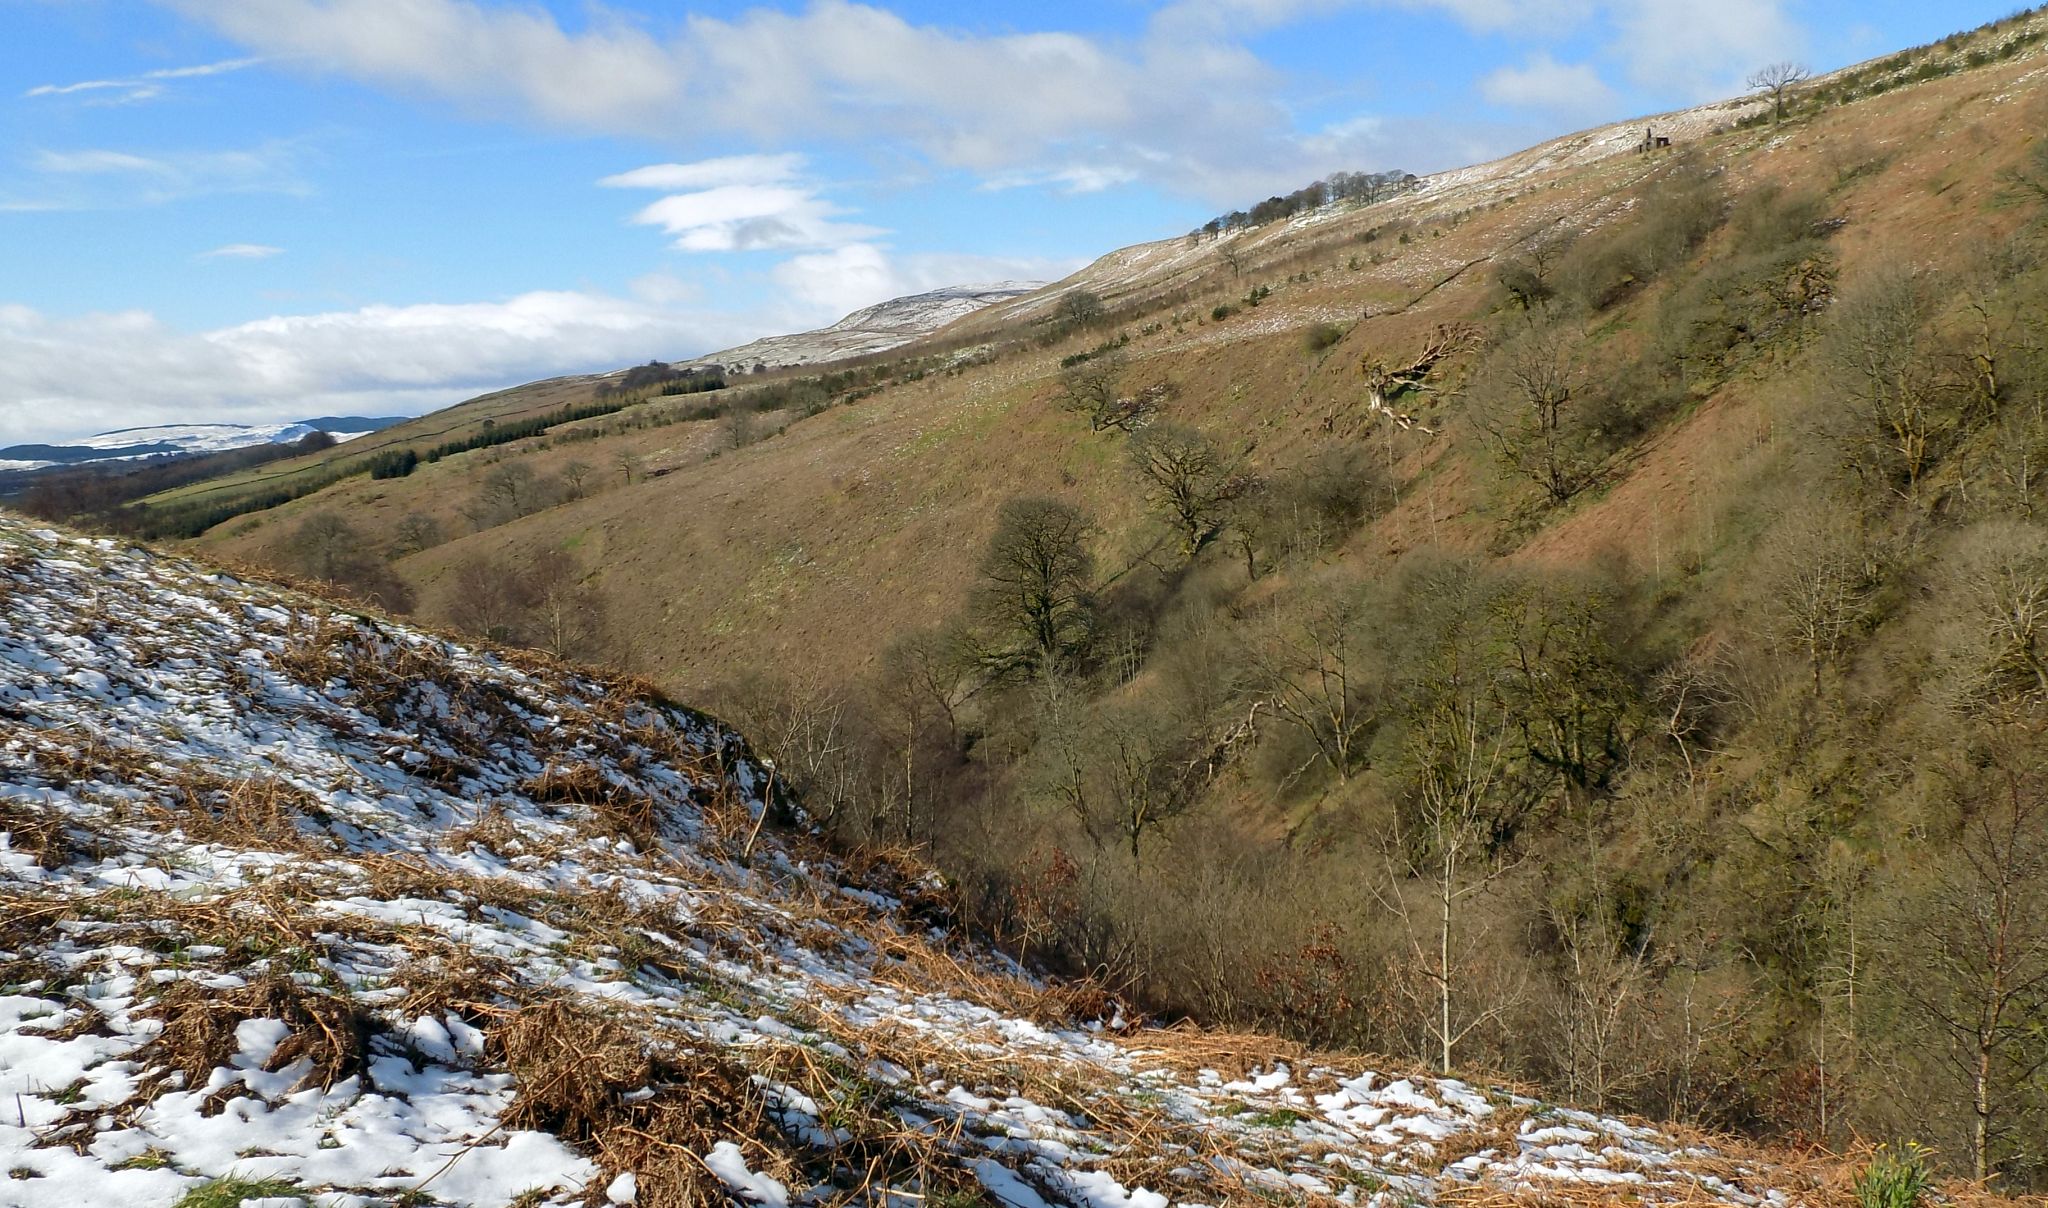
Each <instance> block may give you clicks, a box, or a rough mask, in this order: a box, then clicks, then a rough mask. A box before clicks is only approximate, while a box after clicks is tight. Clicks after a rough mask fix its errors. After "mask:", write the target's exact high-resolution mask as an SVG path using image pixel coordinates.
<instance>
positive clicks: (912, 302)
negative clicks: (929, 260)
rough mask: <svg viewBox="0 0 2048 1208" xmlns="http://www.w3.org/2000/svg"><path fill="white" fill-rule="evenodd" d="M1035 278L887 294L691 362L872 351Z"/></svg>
mask: <svg viewBox="0 0 2048 1208" xmlns="http://www.w3.org/2000/svg"><path fill="white" fill-rule="evenodd" d="M1042 284H1043V283H1042V282H1037V281H1021V282H1020V281H1003V282H999V283H996V284H993V285H955V286H950V287H948V288H945V289H935V290H929V291H927V292H925V293H921V294H912V295H910V296H908V297H903V298H891V299H890V300H889V301H887V302H877V303H876V304H874V305H873V306H866V307H862V308H861V309H859V310H857V311H854V312H853V313H852V314H850V315H848V316H846V317H845V318H843V319H841V320H839V321H838V322H837V323H834V324H832V325H831V326H830V327H822V328H819V329H818V330H816V331H806V332H799V333H797V334H794V335H785V336H769V337H768V338H767V339H763V340H755V341H753V342H752V343H748V344H742V345H740V346H739V347H737V348H728V349H725V350H724V351H721V352H714V353H709V354H707V355H705V356H701V357H693V358H691V359H690V361H688V362H687V363H688V364H692V365H715V366H718V367H721V368H723V369H724V370H726V372H728V373H733V374H739V373H745V372H747V371H748V370H750V369H752V368H753V367H754V366H756V365H765V366H767V367H768V368H770V369H787V368H790V367H792V366H799V365H813V364H822V363H825V362H829V361H840V360H846V359H848V358H850V357H862V356H872V355H873V354H875V353H879V352H887V351H889V350H890V349H892V348H900V347H902V346H903V345H905V344H908V343H910V342H911V341H913V340H916V339H918V338H919V337H920V336H928V335H930V334H932V333H933V332H935V331H938V330H939V329H941V328H943V327H945V326H947V325H948V324H951V323H953V322H955V321H957V320H959V319H962V318H965V317H966V316H968V315H971V314H973V313H974V312H975V311H978V310H981V309H982V308H984V307H987V306H992V305H995V304H997V303H1000V302H1005V301H1008V300H1009V299H1011V298H1016V297H1021V296H1023V295H1025V294H1029V293H1031V292H1033V291H1035V290H1037V289H1038V288H1039V287H1040V286H1041V285H1042Z"/></svg>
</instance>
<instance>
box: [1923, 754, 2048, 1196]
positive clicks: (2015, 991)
mask: <svg viewBox="0 0 2048 1208" xmlns="http://www.w3.org/2000/svg"><path fill="white" fill-rule="evenodd" d="M2005 738H2006V741H2003V742H2001V743H1999V744H1997V748H1998V749H1995V750H1994V751H1993V752H1992V758H1991V759H1990V761H1989V764H1988V766H1986V767H1984V768H1983V769H1981V770H1973V771H1972V772H1970V773H1966V775H1968V776H1969V780H1968V782H1967V783H1966V785H1965V786H1964V793H1963V797H1964V800H1965V801H1967V802H1969V803H1970V806H1969V808H1970V814H1969V816H1968V818H1967V819H1966V820H1965V822H1964V824H1963V828H1962V834H1961V836H1960V842H1959V843H1958V844H1957V845H1956V846H1955V848H1954V850H1953V852H1952V853H1947V854H1944V855H1943V856H1942V857H1940V858H1938V859H1937V861H1936V862H1935V867H1934V868H1933V870H1932V875H1931V877H1930V878H1929V880H1930V884H1929V886H1928V888H1927V890H1926V892H1925V893H1923V894H1920V895H1916V896H1915V897H1914V898H1913V899H1912V900H1910V901H1909V902H1908V903H1906V905H1905V907H1904V908H1903V909H1902V910H1901V912H1900V915H1899V918H1898V919H1897V920H1896V922H1895V926H1896V929H1897V933H1898V934H1897V942H1898V946H1899V948H1900V953H1899V958H1900V959H1901V960H1902V961H1904V962H1905V968H1904V969H1902V970H1900V973H1901V976H1900V977H1899V978H1898V979H1897V981H1896V983H1895V984H1896V986H1897V988H1898V990H1899V992H1900V993H1902V994H1903V995H1904V996H1905V998H1906V1000H1907V1002H1908V1003H1909V1004H1910V1005H1911V1006H1912V1008H1913V1009H1914V1010H1915V1012H1916V1013H1917V1014H1918V1015H1919V1016H1920V1017H1921V1018H1922V1019H1923V1020H1925V1021H1926V1022H1927V1023H1929V1024H1931V1025H1932V1027H1933V1030H1934V1031H1935V1033H1936V1034H1937V1036H1939V1037H1941V1038H1942V1039H1943V1040H1944V1041H1945V1044H1944V1049H1945V1056H1946V1059H1947V1064H1948V1068H1949V1069H1950V1070H1951V1071H1952V1072H1953V1074H1954V1076H1955V1077H1956V1078H1957V1079H1958V1081H1959V1082H1960V1083H1961V1086H1962V1087H1963V1088H1965V1093H1966V1095H1967V1098H1968V1101H1969V1105H1970V1130H1969V1136H1970V1141H1969V1144H1970V1168H1971V1175H1972V1177H1974V1178H1976V1179H1978V1180H1980V1181H1981V1180H1985V1179H1989V1178H1995V1177H1996V1176H1997V1174H1998V1172H1999V1159H1998V1151H1999V1149H2000V1147H2001V1146H2002V1145H2003V1144H2004V1143H2005V1141H2006V1139H2007V1132H2008V1129H2009V1121H2008V1119H2007V1114H2008V1112H2009V1111H2010V1110H2011V1101H2012V1097H2013V1096H2014V1094H2015V1092H2016V1091H2017V1090H2018V1089H2019V1088H2022V1087H2024V1086H2027V1085H2028V1084H2029V1083H2030V1082H2031V1081H2032V1080H2033V1079H2034V1078H2035V1077H2036V1076H2037V1075H2039V1074H2040V1073H2041V1071H2042V1070H2043V1069H2044V1068H2048V1044H2042V1043H2040V1037H2041V1035H2042V1034H2043V1032H2042V1030H2043V1029H2044V1028H2048V771H2044V769H2043V767H2042V766H2041V763H2040V760H2039V756H2038V755H2036V754H2034V753H2033V752H2031V751H2028V750H2026V749H2024V745H2023V744H2024V742H2025V741H2031V736H2028V738H2027V739H2026V740H2020V739H2016V738H2014V737H2012V736H2010V735H2008V736H2005Z"/></svg>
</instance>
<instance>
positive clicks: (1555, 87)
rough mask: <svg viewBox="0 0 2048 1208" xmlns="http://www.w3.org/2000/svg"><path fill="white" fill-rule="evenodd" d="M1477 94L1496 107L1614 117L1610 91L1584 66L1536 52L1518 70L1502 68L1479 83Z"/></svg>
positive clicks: (1615, 98) (1614, 97) (1614, 102)
mask: <svg viewBox="0 0 2048 1208" xmlns="http://www.w3.org/2000/svg"><path fill="white" fill-rule="evenodd" d="M1479 92H1480V95H1482V96H1484V97H1485V98H1486V99H1487V100H1489V101H1492V102H1493V103H1494V104H1496V105H1510V106H1513V107H1515V108H1518V109H1538V110H1543V111H1545V112H1549V113H1556V114H1569V115H1573V116H1589V117H1601V116H1614V114H1613V110H1614V108H1615V106H1616V105H1617V104H1619V102H1620V97H1619V96H1617V95H1616V93H1615V91H1614V89H1612V88H1610V87H1608V86H1607V82H1606V81H1605V80H1602V79H1601V78H1600V73H1599V72H1598V71H1596V70H1594V69H1593V67H1592V65H1591V64H1587V63H1560V62H1558V61H1557V60H1556V59H1554V58H1552V57H1551V56H1550V53H1549V52H1548V51H1538V52H1536V53H1535V54H1533V55H1531V56H1529V59H1528V61H1527V62H1526V63H1524V64H1523V65H1521V66H1519V67H1502V68H1500V69H1499V70H1497V71H1494V72H1493V73H1492V74H1490V75H1488V76H1486V77H1485V78H1484V79H1482V80H1480V81H1479Z"/></svg>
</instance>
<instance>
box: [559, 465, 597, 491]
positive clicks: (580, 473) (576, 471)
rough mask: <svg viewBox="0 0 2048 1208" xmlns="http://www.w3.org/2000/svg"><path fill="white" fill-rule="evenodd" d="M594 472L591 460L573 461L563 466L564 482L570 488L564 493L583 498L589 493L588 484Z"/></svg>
mask: <svg viewBox="0 0 2048 1208" xmlns="http://www.w3.org/2000/svg"><path fill="white" fill-rule="evenodd" d="M592 472H593V471H592V470H591V467H590V463H589V462H584V461H572V462H570V463H569V464H568V465H565V466H563V467H562V482H563V485H565V486H566V487H567V488H568V490H567V491H566V492H564V493H565V494H566V495H567V496H568V497H569V498H571V499H581V498H583V497H584V496H585V495H587V494H589V485H588V484H589V482H590V475H591V473H592Z"/></svg>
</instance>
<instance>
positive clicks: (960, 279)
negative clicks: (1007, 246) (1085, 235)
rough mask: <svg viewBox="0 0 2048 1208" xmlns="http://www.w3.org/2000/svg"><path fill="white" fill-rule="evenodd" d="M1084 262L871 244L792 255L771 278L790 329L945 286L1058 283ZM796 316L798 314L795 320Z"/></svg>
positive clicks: (796, 328)
mask: <svg viewBox="0 0 2048 1208" xmlns="http://www.w3.org/2000/svg"><path fill="white" fill-rule="evenodd" d="M1084 263H1085V261H1082V260H1072V259H1045V258H1034V257H1003V256H969V255H951V254H946V253H920V254H915V255H909V256H903V257H900V258H899V257H895V256H892V255H891V254H890V253H889V252H888V250H887V249H885V248H883V247H881V246H880V245H877V244H872V243H855V244H849V245H848V246H846V247H841V248H834V249H833V250H831V251H829V252H814V253H810V254H807V255H802V256H792V257H790V258H789V259H788V260H785V261H783V262H782V263H781V264H778V265H776V266H775V268H774V269H773V270H772V271H771V273H770V275H771V277H772V278H773V279H774V281H775V283H776V285H777V286H779V287H780V288H781V289H782V291H783V293H784V295H785V297H786V298H787V299H788V301H789V303H790V305H791V310H790V314H791V319H792V322H791V325H790V327H789V330H791V331H796V330H802V329H804V328H809V327H815V326H819V325H821V324H823V323H828V322H833V321H835V320H837V319H839V318H841V317H843V316H845V315H847V314H849V313H851V312H853V311H856V310H859V309H860V308H861V307H863V306H872V305H874V304H875V303H877V302H886V301H887V300H889V299H890V298H900V297H903V296H904V295H906V294H919V293H923V292H925V291H926V290H932V289H938V288H941V287H942V286H948V285H980V284H987V283H992V282H996V281H1056V280H1058V279H1059V278H1061V277H1064V276H1066V275H1067V274H1069V273H1071V272H1073V271H1074V270H1075V269H1078V268H1080V267H1081V266H1082V265H1083V264H1084ZM798 316H802V318H801V320H798V318H797V317H798Z"/></svg>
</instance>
